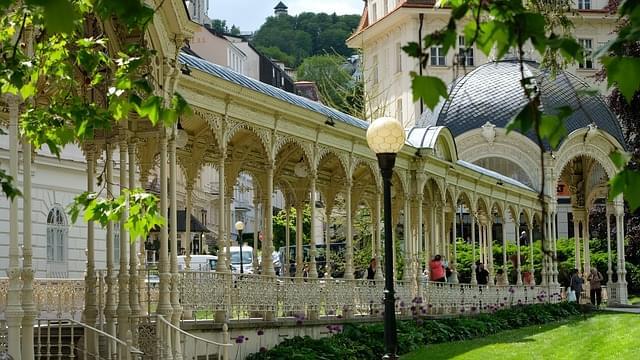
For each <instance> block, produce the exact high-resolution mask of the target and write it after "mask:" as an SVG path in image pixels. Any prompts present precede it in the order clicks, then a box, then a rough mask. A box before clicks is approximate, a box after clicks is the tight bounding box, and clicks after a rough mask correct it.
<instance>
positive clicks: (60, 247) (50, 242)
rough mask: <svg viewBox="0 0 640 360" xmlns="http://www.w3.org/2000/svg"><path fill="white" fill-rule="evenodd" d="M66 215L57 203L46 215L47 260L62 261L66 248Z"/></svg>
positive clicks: (67, 229)
mask: <svg viewBox="0 0 640 360" xmlns="http://www.w3.org/2000/svg"><path fill="white" fill-rule="evenodd" d="M68 235H69V227H68V226H67V216H66V215H65V213H64V210H63V209H62V207H60V206H59V205H55V206H54V207H53V209H51V211H49V215H47V261H51V262H64V261H65V252H66V248H67V236H68Z"/></svg>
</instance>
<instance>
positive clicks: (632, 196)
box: [609, 168, 640, 212]
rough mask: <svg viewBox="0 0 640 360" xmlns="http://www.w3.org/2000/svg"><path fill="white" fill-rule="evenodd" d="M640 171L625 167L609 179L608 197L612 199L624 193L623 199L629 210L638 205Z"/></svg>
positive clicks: (639, 200)
mask: <svg viewBox="0 0 640 360" xmlns="http://www.w3.org/2000/svg"><path fill="white" fill-rule="evenodd" d="M638 189H640V172H638V171H635V170H631V169H629V168H625V169H624V170H622V171H621V172H619V173H618V174H616V175H615V176H614V177H613V178H611V180H609V199H610V200H613V199H615V198H616V197H617V196H618V195H620V194H625V195H627V196H625V200H627V203H628V204H629V208H630V209H631V211H632V212H633V211H635V210H636V209H637V208H638V207H640V196H638V193H637V192H638Z"/></svg>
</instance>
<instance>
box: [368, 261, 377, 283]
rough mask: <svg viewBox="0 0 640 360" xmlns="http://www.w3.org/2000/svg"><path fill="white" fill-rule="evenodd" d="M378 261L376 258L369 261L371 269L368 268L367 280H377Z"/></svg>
mask: <svg viewBox="0 0 640 360" xmlns="http://www.w3.org/2000/svg"><path fill="white" fill-rule="evenodd" d="M376 269H377V261H376V258H372V259H371V260H370V261H369V267H368V268H367V280H373V279H375V278H376Z"/></svg>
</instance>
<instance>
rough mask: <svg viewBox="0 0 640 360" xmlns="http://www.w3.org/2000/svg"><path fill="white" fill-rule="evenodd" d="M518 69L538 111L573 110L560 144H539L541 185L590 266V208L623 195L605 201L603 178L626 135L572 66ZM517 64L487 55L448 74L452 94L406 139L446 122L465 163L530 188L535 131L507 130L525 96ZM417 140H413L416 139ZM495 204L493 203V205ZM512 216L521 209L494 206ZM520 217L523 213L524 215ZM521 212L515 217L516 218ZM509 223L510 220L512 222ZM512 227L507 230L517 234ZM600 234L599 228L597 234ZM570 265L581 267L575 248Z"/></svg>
mask: <svg viewBox="0 0 640 360" xmlns="http://www.w3.org/2000/svg"><path fill="white" fill-rule="evenodd" d="M524 76H526V77H533V78H535V85H536V87H537V91H539V93H540V99H541V106H542V111H543V113H544V114H556V113H557V112H558V111H559V108H561V107H563V106H569V107H571V109H572V110H573V111H574V113H573V114H572V115H571V116H570V117H569V118H568V119H566V120H565V127H566V129H567V136H566V137H565V138H564V139H563V140H562V142H561V143H560V145H559V146H558V149H551V148H550V146H549V145H548V144H544V159H545V163H544V169H545V177H544V179H545V180H544V188H545V193H546V194H547V196H548V197H549V199H550V201H549V204H550V205H549V206H550V210H551V212H552V215H551V216H556V218H555V220H556V221H548V222H550V223H552V224H553V226H555V227H556V229H553V231H554V233H555V234H557V237H558V238H567V237H568V238H571V237H575V238H576V239H577V240H576V247H577V248H578V249H583V248H585V249H587V250H586V251H584V252H583V254H582V255H583V261H584V266H585V267H587V268H588V267H589V265H588V264H589V258H588V257H589V254H588V242H587V245H585V246H584V247H583V244H582V243H580V240H583V241H585V240H588V239H589V237H590V232H589V231H586V229H589V224H588V219H589V216H588V214H589V211H590V210H592V209H594V208H595V207H598V206H607V210H608V212H609V214H613V213H614V211H615V210H614V209H616V208H617V209H618V210H620V209H621V208H622V206H623V205H622V204H623V202H622V199H621V198H618V199H616V200H615V201H613V202H611V201H607V182H608V180H609V179H610V178H611V177H612V176H613V175H614V174H615V172H616V168H615V166H614V164H613V163H612V161H611V160H610V158H609V154H610V153H611V152H612V151H614V150H624V147H625V145H624V137H623V134H622V130H621V128H620V125H619V123H618V120H617V119H616V117H615V115H614V114H613V113H612V112H611V111H610V110H609V108H608V106H607V104H606V103H605V102H604V100H603V98H602V97H601V96H599V95H594V94H592V93H590V92H589V91H587V90H588V89H589V87H588V85H587V84H586V83H584V82H583V81H582V80H580V79H579V78H578V77H576V76H575V75H573V74H570V73H568V72H564V71H560V72H558V73H557V74H552V73H551V72H550V71H548V70H545V69H543V68H541V67H540V66H539V64H537V63H535V62H529V61H526V62H525V63H524ZM521 77H522V75H521V71H520V64H519V63H518V61H516V60H505V61H498V62H491V63H487V64H484V65H482V66H478V67H477V68H476V69H475V70H473V71H471V72H469V73H468V74H467V75H465V76H463V77H461V78H459V79H458V80H456V81H454V83H453V84H452V85H451V87H450V96H449V99H447V100H446V101H441V102H440V104H439V105H438V106H437V107H436V109H435V110H434V111H428V110H427V111H425V112H424V113H423V114H422V116H421V117H420V119H418V121H417V124H416V125H417V127H416V128H413V129H411V130H409V132H408V137H409V139H410V140H411V139H416V137H419V134H422V133H424V134H426V133H427V129H433V128H434V127H442V126H444V127H447V128H448V129H449V130H450V132H451V133H452V135H453V136H454V138H455V144H456V145H455V146H456V148H457V155H458V159H460V161H463V162H466V163H471V164H474V165H477V166H480V167H483V168H486V169H489V170H492V171H495V172H498V173H500V174H502V175H505V176H508V177H510V178H513V179H515V180H518V181H519V182H521V183H522V184H525V185H527V186H528V187H531V188H533V189H535V190H540V189H541V187H542V178H541V173H540V168H541V167H540V150H539V148H538V146H537V144H536V142H535V135H534V133H533V132H530V133H528V134H525V135H523V134H520V133H518V132H516V131H512V132H510V133H509V134H507V132H506V126H507V124H508V123H509V122H510V121H511V120H512V119H513V118H514V117H515V116H516V115H517V114H518V113H519V112H520V111H521V110H522V108H523V107H524V106H525V105H526V104H527V98H526V96H525V94H524V92H523V89H522V87H521V84H520V79H521ZM414 141H415V140H414ZM493 211H495V210H493ZM492 215H493V216H498V217H501V216H504V217H505V220H506V221H513V219H514V218H517V217H519V216H520V214H510V213H509V212H508V211H505V214H499V213H497V212H495V213H494V214H492ZM523 217H524V216H523ZM525 221H526V220H524V219H522V218H521V219H520V222H521V223H524V222H525ZM510 228H511V227H510ZM513 232H514V230H511V234H509V236H510V237H508V238H511V239H513V238H514V236H515V234H514V233H513ZM603 235H604V234H603ZM577 258H578V259H577V263H576V267H577V268H581V267H582V266H580V264H579V262H580V261H581V260H580V256H577Z"/></svg>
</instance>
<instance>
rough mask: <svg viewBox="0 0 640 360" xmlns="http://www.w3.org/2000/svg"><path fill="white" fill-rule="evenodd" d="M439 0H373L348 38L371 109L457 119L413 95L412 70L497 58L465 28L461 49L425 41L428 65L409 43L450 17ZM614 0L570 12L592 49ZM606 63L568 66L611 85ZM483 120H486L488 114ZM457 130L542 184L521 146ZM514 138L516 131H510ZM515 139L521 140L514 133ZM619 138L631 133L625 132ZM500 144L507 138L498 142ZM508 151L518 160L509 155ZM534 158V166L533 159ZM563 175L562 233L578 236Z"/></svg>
mask: <svg viewBox="0 0 640 360" xmlns="http://www.w3.org/2000/svg"><path fill="white" fill-rule="evenodd" d="M435 3H436V1H434V0H368V1H365V8H364V11H363V15H362V19H361V21H360V25H359V27H358V29H357V30H356V31H355V32H354V34H353V35H352V36H351V37H350V38H349V39H348V40H347V43H348V45H349V46H350V47H352V48H358V49H360V50H361V51H362V54H363V62H364V66H363V69H364V78H365V92H366V94H367V99H368V100H371V102H372V104H371V107H372V109H373V110H372V112H371V113H372V114H374V117H376V116H382V115H388V116H394V117H396V118H398V119H400V120H401V121H402V123H403V124H404V125H405V127H406V128H410V127H412V126H429V125H446V126H451V124H449V123H448V122H446V121H444V120H443V119H440V120H438V117H439V116H440V111H441V107H440V108H438V109H436V110H435V115H434V114H433V113H431V112H430V111H429V110H428V109H427V107H426V106H424V105H423V104H422V103H421V102H419V101H418V102H414V101H413V94H412V90H411V76H410V72H412V71H415V72H416V73H421V74H423V75H430V76H437V77H439V78H441V79H443V80H444V81H445V83H447V84H451V83H452V82H453V81H454V79H460V78H462V77H463V76H465V75H466V74H469V73H472V72H474V70H476V69H478V68H479V67H480V66H482V65H483V64H486V63H487V62H490V61H493V60H495V59H494V57H493V55H490V56H486V55H485V54H484V53H482V52H481V51H479V50H478V49H476V48H473V47H471V48H470V49H468V50H467V47H466V45H465V44H464V36H462V34H460V35H461V36H459V37H458V40H457V46H456V50H455V51H450V52H449V53H448V54H444V52H443V51H442V48H441V47H432V48H431V49H425V50H426V51H427V53H428V54H429V59H428V62H427V66H426V68H424V69H420V67H419V65H418V60H417V59H416V58H412V57H409V56H408V55H407V54H406V53H405V52H404V51H402V46H404V45H406V44H408V43H409V42H418V43H420V42H421V40H420V39H421V38H423V37H424V36H425V35H427V34H430V33H432V32H434V31H436V30H438V29H441V28H443V27H444V26H445V25H446V23H447V21H448V19H449V16H450V13H449V11H448V10H446V9H439V8H435V7H434V5H435ZM606 5H607V1H606V0H592V1H588V0H576V1H575V10H576V11H577V15H570V18H571V20H572V21H573V23H574V25H575V28H574V29H573V35H574V36H575V37H576V38H577V39H578V41H579V42H580V43H581V44H582V45H583V47H585V49H587V50H595V49H596V48H598V47H599V46H602V45H603V44H605V43H606V42H607V41H608V40H610V39H611V38H612V37H613V30H614V29H615V26H616V17H615V16H609V15H608V10H606V9H605V6H606ZM527 58H528V59H530V60H532V61H539V60H540V59H538V58H536V56H535V54H534V51H533V50H532V49H528V51H527ZM600 69H601V65H600V64H599V63H598V61H597V60H595V59H591V58H587V59H586V60H584V61H583V62H582V63H580V64H578V65H572V66H569V67H568V68H567V69H566V71H567V72H568V73H569V74H572V75H575V76H576V78H577V79H581V80H583V81H584V82H586V83H587V84H589V85H590V86H593V87H596V88H599V89H600V90H603V91H604V90H605V87H606V84H605V83H604V82H597V81H596V80H595V75H596V73H597V72H598V70H600ZM487 80H488V81H489V82H487V83H486V86H487V87H491V86H492V85H495V86H498V85H496V84H491V80H489V79H487ZM376 109H377V111H376ZM427 119H429V121H430V122H428V121H427ZM487 121H489V122H491V123H492V124H493V125H497V128H500V127H501V125H500V124H497V123H496V121H495V120H490V119H487ZM614 121H615V120H614ZM498 122H499V121H498ZM589 122H594V121H591V120H590V121H589ZM480 125H484V122H483V123H482V124H480ZM502 125H504V124H502ZM468 130H474V131H468ZM453 134H454V136H455V137H456V143H457V144H458V146H459V150H460V158H461V159H463V160H467V161H470V162H473V163H476V164H478V165H481V166H483V167H485V168H488V169H491V170H495V171H497V172H499V173H502V174H504V175H507V176H509V177H512V178H515V179H518V180H520V181H522V182H523V183H525V184H529V185H532V186H533V187H534V188H539V181H538V180H537V179H539V176H538V175H537V172H535V171H533V170H531V169H533V168H532V167H529V170H527V171H529V173H527V171H524V170H523V169H522V164H521V163H520V161H521V160H520V159H522V158H523V156H522V155H521V154H519V152H518V151H516V152H513V151H510V150H508V149H506V148H504V147H500V146H497V145H496V146H492V147H491V148H489V149H484V148H483V149H482V151H479V146H480V145H481V144H486V143H487V142H486V141H485V140H484V138H483V137H482V129H480V128H476V129H469V128H464V129H463V128H460V129H459V132H456V131H453ZM507 138H508V139H510V137H507ZM509 141H515V142H517V140H514V139H510V140H509ZM618 141H623V140H622V139H620V138H619V139H618ZM496 144H499V143H498V142H496ZM530 145H532V149H531V150H526V151H533V152H535V151H536V148H535V144H534V143H531V144H530ZM505 158H508V159H511V160H510V161H505V160H504V159H505ZM516 164H520V166H518V165H516ZM528 165H529V166H532V163H529V164H528ZM525 168H526V167H525ZM532 171H533V172H532ZM555 176H556V177H558V178H559V180H558V193H557V198H558V234H559V236H560V237H571V236H573V234H574V231H573V229H572V228H571V226H570V223H571V221H570V218H572V211H571V201H570V193H569V192H568V191H567V190H568V188H569V186H568V185H567V184H566V183H565V181H566V179H560V177H561V176H560V174H555ZM536 186H538V187H536ZM508 236H509V238H510V239H514V238H515V232H514V231H510V232H509V233H508Z"/></svg>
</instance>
